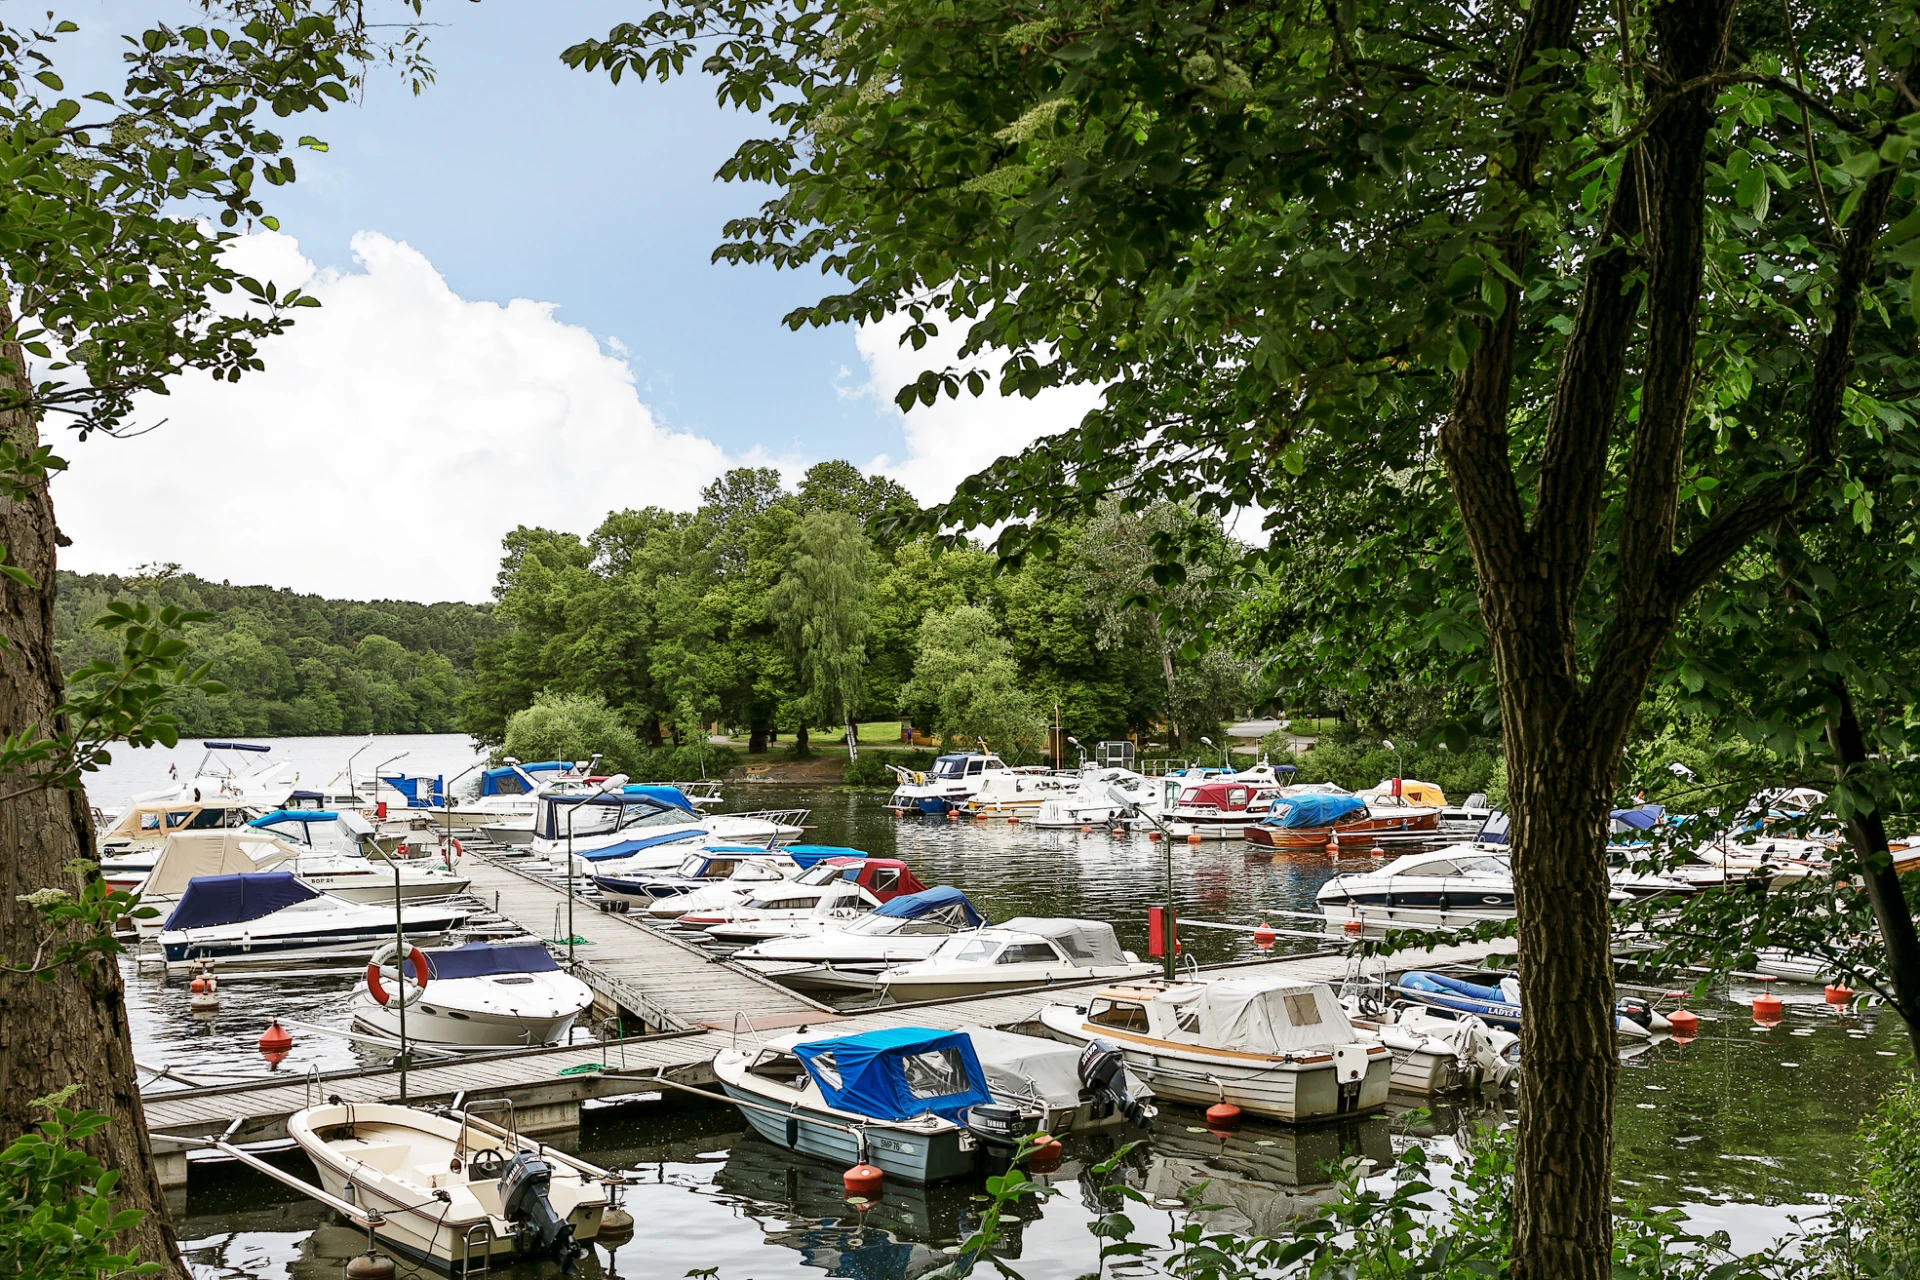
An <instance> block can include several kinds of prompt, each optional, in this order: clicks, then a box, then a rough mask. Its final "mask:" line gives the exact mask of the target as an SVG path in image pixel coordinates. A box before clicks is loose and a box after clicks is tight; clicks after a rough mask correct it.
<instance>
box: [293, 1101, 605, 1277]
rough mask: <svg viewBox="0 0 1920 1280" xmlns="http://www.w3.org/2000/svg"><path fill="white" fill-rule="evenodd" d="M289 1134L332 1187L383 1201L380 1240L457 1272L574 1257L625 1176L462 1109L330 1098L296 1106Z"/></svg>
mask: <svg viewBox="0 0 1920 1280" xmlns="http://www.w3.org/2000/svg"><path fill="white" fill-rule="evenodd" d="M287 1136H288V1137H290V1138H292V1139H293V1141H294V1144H295V1145H296V1146H298V1147H299V1148H300V1150H301V1151H303V1152H305V1153H306V1155H307V1158H308V1159H310V1160H312V1161H313V1168H314V1172H315V1173H316V1174H318V1175H319V1183H320V1188H321V1190H323V1191H325V1192H326V1193H327V1194H328V1195H330V1196H333V1197H335V1198H336V1199H340V1200H344V1201H346V1202H347V1203H349V1204H352V1205H355V1206H357V1207H360V1208H362V1209H365V1210H368V1211H378V1213H379V1215H380V1221H379V1224H378V1225H377V1226H375V1227H374V1228H373V1232H374V1235H375V1236H376V1237H377V1238H378V1239H379V1241H380V1243H382V1244H384V1245H386V1246H387V1247H388V1248H389V1249H391V1250H393V1251H394V1252H395V1253H398V1254H400V1255H402V1256H403V1257H405V1258H407V1259H409V1260H411V1261H414V1262H421V1263H426V1264H427V1265H429V1266H431V1267H433V1268H435V1269H436V1270H439V1271H444V1272H448V1273H453V1274H467V1273H477V1272H481V1271H487V1270H490V1269H491V1268H492V1266H494V1265H496V1264H497V1263H505V1262H510V1261H512V1260H514V1259H515V1258H519V1257H545V1258H550V1259H553V1260H555V1261H558V1262H560V1263H561V1265H562V1267H563V1268H564V1267H566V1266H569V1265H570V1264H571V1262H572V1260H573V1258H574V1257H575V1255H577V1254H578V1253H579V1251H580V1250H581V1249H582V1248H583V1247H584V1246H585V1245H586V1244H587V1243H588V1242H589V1241H591V1240H593V1239H594V1238H595V1237H596V1236H597V1235H598V1234H599V1232H600V1221H601V1217H602V1215H603V1214H604V1213H605V1211H606V1208H607V1193H606V1190H605V1186H606V1184H607V1183H609V1182H610V1181H612V1180H613V1179H612V1175H610V1174H608V1173H607V1171H606V1170H604V1169H601V1168H598V1167H596V1166H594V1165H591V1164H588V1163H586V1162H585V1161H584V1160H580V1159H578V1158H576V1157H574V1156H570V1155H567V1154H566V1153H565V1152H562V1151H557V1150H555V1149H554V1148H552V1147H549V1146H546V1145H544V1144H542V1143H538V1142H534V1141H532V1140H531V1139H527V1138H522V1137H520V1136H518V1135H517V1134H515V1133H514V1132H512V1130H511V1129H501V1128H498V1127H496V1126H494V1125H491V1124H488V1123H487V1122H485V1121H483V1120H480V1119H479V1118H478V1117H474V1116H470V1115H469V1114H467V1113H466V1112H460V1111H454V1112H448V1113H445V1114H441V1113H436V1112H429V1111H421V1110H418V1109H416V1108H413V1107H401V1106H392V1105H388V1104H384V1103H341V1102H337V1101H329V1102H328V1103H327V1105H325V1106H319V1107H309V1108H307V1109H306V1110H304V1111H296V1112H295V1113H294V1114H293V1115H291V1116H289V1117H288V1118H287Z"/></svg>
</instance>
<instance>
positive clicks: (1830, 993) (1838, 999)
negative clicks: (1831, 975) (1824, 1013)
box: [1826, 982, 1853, 1004]
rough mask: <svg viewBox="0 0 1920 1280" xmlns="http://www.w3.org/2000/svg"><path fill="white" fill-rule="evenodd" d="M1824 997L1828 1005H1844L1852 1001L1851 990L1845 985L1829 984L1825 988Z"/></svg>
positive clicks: (1838, 983)
mask: <svg viewBox="0 0 1920 1280" xmlns="http://www.w3.org/2000/svg"><path fill="white" fill-rule="evenodd" d="M1826 996H1827V1003H1828V1004H1845V1003H1846V1002H1847V1001H1849V1000H1851V999H1853V988H1852V987H1849V986H1847V985H1846V984H1845V983H1840V982H1835V983H1830V984H1828V986H1827V990H1826Z"/></svg>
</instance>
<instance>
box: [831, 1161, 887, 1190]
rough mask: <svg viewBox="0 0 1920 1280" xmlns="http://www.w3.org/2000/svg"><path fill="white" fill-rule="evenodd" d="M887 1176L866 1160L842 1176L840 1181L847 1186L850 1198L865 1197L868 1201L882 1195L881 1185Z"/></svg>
mask: <svg viewBox="0 0 1920 1280" xmlns="http://www.w3.org/2000/svg"><path fill="white" fill-rule="evenodd" d="M885 1177H886V1175H885V1174H883V1173H881V1172H880V1170H878V1169H876V1168H874V1167H873V1166H872V1165H870V1164H868V1163H866V1162H865V1161H864V1160H863V1161H861V1162H860V1163H859V1164H857V1165H855V1166H853V1168H851V1169H849V1170H847V1171H846V1172H845V1173H843V1174H841V1175H840V1181H841V1182H842V1183H843V1184H844V1185H845V1186H846V1188H847V1194H848V1195H850V1196H863V1197H865V1198H866V1199H868V1200H871V1199H873V1198H874V1197H875V1196H877V1195H879V1194H880V1184H881V1182H882V1181H884V1180H885Z"/></svg>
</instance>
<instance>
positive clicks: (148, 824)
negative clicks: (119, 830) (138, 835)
mask: <svg viewBox="0 0 1920 1280" xmlns="http://www.w3.org/2000/svg"><path fill="white" fill-rule="evenodd" d="M140 829H141V830H142V831H158V830H159V829H160V815H159V814H157V813H143V814H141V815H140Z"/></svg>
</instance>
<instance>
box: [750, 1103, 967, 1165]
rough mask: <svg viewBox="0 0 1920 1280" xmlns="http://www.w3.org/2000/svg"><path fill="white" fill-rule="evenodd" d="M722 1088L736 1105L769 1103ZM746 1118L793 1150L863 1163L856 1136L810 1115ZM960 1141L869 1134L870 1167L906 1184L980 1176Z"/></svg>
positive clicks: (948, 1133) (954, 1132)
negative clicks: (961, 1146)
mask: <svg viewBox="0 0 1920 1280" xmlns="http://www.w3.org/2000/svg"><path fill="white" fill-rule="evenodd" d="M720 1087H721V1088H722V1089H723V1090H725V1091H726V1094H727V1096H728V1097H729V1098H732V1099H733V1100H734V1101H735V1102H754V1103H760V1104H762V1105H764V1104H765V1103H766V1101H767V1100H766V1099H765V1098H761V1097H757V1096H756V1095H754V1094H753V1093H751V1092H749V1091H747V1090H745V1089H742V1088H740V1087H739V1086H738V1085H735V1084H733V1083H731V1082H729V1081H725V1080H722V1081H721V1082H720ZM740 1114H741V1115H743V1116H745V1117H746V1121H747V1123H748V1124H749V1125H751V1126H753V1130H754V1132H755V1133H758V1134H759V1135H760V1136H761V1137H763V1138H765V1139H766V1140H767V1141H768V1142H771V1143H773V1144H774V1145H776V1146H780V1147H785V1148H786V1149H787V1150H789V1151H798V1152H800V1153H801V1154H802V1155H809V1156H814V1157H817V1158H819V1159H821V1160H829V1161H833V1162H834V1163H835V1164H836V1165H837V1166H838V1167H840V1168H845V1167H847V1166H848V1165H851V1164H854V1163H855V1162H856V1161H857V1160H858V1159H859V1156H860V1149H859V1143H858V1142H856V1141H855V1140H854V1136H853V1135H852V1134H851V1133H847V1132H846V1131H845V1130H843V1129H835V1128H828V1127H827V1126H826V1125H823V1124H815V1123H813V1122H811V1121H810V1120H809V1119H808V1113H807V1112H805V1111H801V1110H795V1111H793V1112H791V1113H790V1114H788V1115H784V1116H780V1115H770V1114H768V1113H767V1112H765V1111H762V1110H760V1109H759V1107H741V1108H740ZM960 1137H961V1131H960V1130H959V1129H957V1128H955V1129H944V1130H941V1131H940V1132H938V1133H932V1134H920V1133H907V1132H902V1131H900V1130H895V1129H880V1128H878V1127H875V1128H872V1129H870V1130H869V1131H868V1133H867V1142H866V1147H867V1150H866V1157H867V1163H868V1164H871V1165H874V1166H876V1167H877V1168H879V1169H880V1171H881V1172H883V1173H885V1174H886V1175H887V1176H888V1177H890V1178H898V1179H900V1180H901V1181H902V1182H914V1183H927V1182H942V1181H945V1180H946V1179H948V1178H963V1177H965V1176H967V1175H968V1174H970V1173H972V1172H973V1171H974V1153H973V1152H972V1151H962V1150H961V1149H960Z"/></svg>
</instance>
